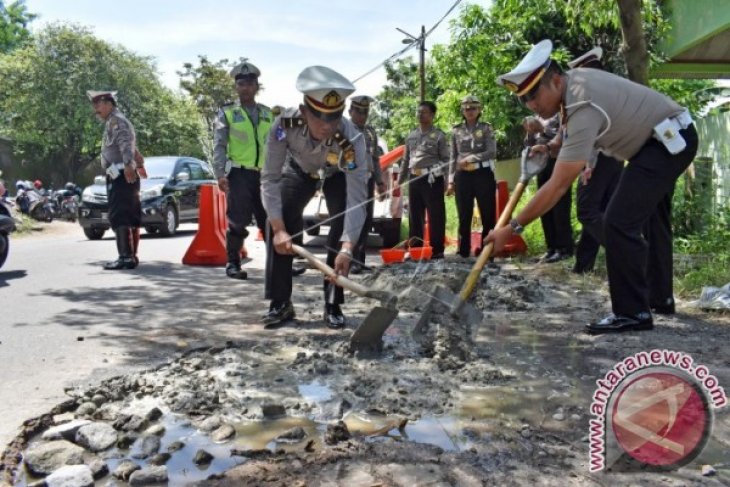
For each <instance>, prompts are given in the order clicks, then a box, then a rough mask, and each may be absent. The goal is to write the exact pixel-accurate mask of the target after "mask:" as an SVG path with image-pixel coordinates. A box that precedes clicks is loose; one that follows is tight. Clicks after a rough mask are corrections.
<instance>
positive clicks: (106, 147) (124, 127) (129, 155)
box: [101, 107, 136, 169]
mask: <svg viewBox="0 0 730 487" xmlns="http://www.w3.org/2000/svg"><path fill="white" fill-rule="evenodd" d="M135 140H136V136H135V134H134V127H132V124H131V122H130V121H129V120H127V117H125V116H124V115H123V114H122V112H120V111H119V109H117V108H116V107H115V108H114V109H113V110H112V111H111V113H110V114H109V117H108V118H107V119H106V122H105V123H104V136H103V137H102V144H101V145H102V147H101V167H102V168H103V169H106V168H108V167H109V166H111V165H112V164H117V163H120V162H123V163H124V164H130V163H131V162H132V161H134V148H135Z"/></svg>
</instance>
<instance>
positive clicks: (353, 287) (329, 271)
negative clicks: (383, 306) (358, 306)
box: [291, 244, 370, 297]
mask: <svg viewBox="0 0 730 487" xmlns="http://www.w3.org/2000/svg"><path fill="white" fill-rule="evenodd" d="M291 247H292V250H293V251H294V252H296V253H297V254H299V255H301V256H302V257H304V258H305V259H307V261H309V263H310V264H312V265H313V266H314V267H316V268H317V269H319V270H320V271H321V272H322V273H323V274H324V275H326V276H327V277H330V278H332V279H333V280H334V282H335V284H337V285H338V286H340V287H344V288H345V289H349V290H350V291H352V292H353V293H355V294H358V295H360V296H363V297H369V296H370V294H369V291H370V290H369V289H368V288H366V287H365V286H363V285H361V284H358V283H357V282H354V281H351V280H349V279H348V278H346V277H345V276H340V275H338V274H336V273H335V270H334V269H333V268H331V267H330V266H328V265H327V264H325V263H324V262H322V261H321V260H319V259H318V258H317V257H315V256H314V255H313V254H312V253H311V252H309V251H308V250H306V249H304V248H302V247H300V246H299V245H296V244H292V246H291Z"/></svg>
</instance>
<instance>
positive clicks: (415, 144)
mask: <svg viewBox="0 0 730 487" xmlns="http://www.w3.org/2000/svg"><path fill="white" fill-rule="evenodd" d="M448 161H449V147H448V144H447V143H446V134H445V133H444V132H443V131H442V130H441V129H439V128H437V127H431V128H430V129H429V130H427V131H426V132H423V133H422V132H421V129H420V128H417V129H415V130H414V131H413V132H411V133H410V134H408V138H407V139H406V149H405V154H404V155H403V162H404V164H403V165H404V169H405V170H404V171H401V173H400V177H399V182H404V181H406V180H407V179H408V177H409V176H410V173H411V172H412V171H413V170H414V169H426V168H430V167H431V166H435V165H438V164H441V163H448Z"/></svg>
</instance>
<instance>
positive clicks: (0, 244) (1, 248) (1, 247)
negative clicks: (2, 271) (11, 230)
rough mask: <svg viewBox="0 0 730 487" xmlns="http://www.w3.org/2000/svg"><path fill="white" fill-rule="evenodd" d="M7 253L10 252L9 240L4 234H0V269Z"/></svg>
mask: <svg viewBox="0 0 730 487" xmlns="http://www.w3.org/2000/svg"><path fill="white" fill-rule="evenodd" d="M8 252H10V239H9V238H8V236H7V235H5V234H4V233H0V267H2V266H3V264H5V259H7V258H8Z"/></svg>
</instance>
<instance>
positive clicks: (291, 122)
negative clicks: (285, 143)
mask: <svg viewBox="0 0 730 487" xmlns="http://www.w3.org/2000/svg"><path fill="white" fill-rule="evenodd" d="M302 125H306V122H305V121H304V118H302V117H281V128H285V129H292V128H295V127H301V126H302Z"/></svg>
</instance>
